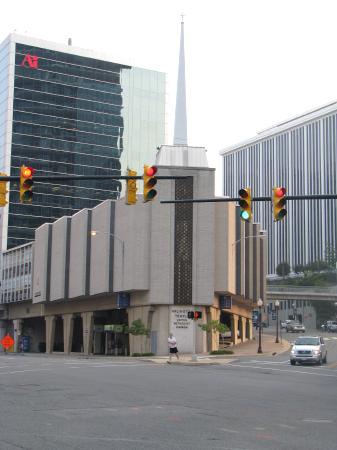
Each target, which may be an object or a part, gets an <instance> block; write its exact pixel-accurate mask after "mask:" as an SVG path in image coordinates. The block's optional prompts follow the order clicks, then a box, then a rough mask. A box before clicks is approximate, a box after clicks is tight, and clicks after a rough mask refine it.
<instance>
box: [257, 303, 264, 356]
mask: <svg viewBox="0 0 337 450" xmlns="http://www.w3.org/2000/svg"><path fill="white" fill-rule="evenodd" d="M262 305H263V301H262V300H261V299H260V298H259V299H258V301H257V306H258V307H259V348H258V349H257V353H263V352H262V347H261V330H262V312H261V308H262Z"/></svg>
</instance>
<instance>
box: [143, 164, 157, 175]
mask: <svg viewBox="0 0 337 450" xmlns="http://www.w3.org/2000/svg"><path fill="white" fill-rule="evenodd" d="M157 171H158V168H157V167H156V166H151V167H147V168H146V169H145V175H147V176H148V177H153V175H155V174H156V173H157Z"/></svg>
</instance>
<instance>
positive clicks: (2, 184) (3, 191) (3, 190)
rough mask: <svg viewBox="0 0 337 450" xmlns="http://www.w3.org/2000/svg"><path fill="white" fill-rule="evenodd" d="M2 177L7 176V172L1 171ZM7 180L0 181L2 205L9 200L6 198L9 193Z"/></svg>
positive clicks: (0, 204) (0, 201)
mask: <svg viewBox="0 0 337 450" xmlns="http://www.w3.org/2000/svg"><path fill="white" fill-rule="evenodd" d="M0 176H1V177H7V174H6V173H0ZM7 183H8V182H7V181H0V206H6V205H7V203H8V202H7V200H6V194H7V192H8V191H7Z"/></svg>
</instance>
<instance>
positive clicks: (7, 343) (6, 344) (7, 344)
mask: <svg viewBox="0 0 337 450" xmlns="http://www.w3.org/2000/svg"><path fill="white" fill-rule="evenodd" d="M0 344H1V345H2V346H3V348H5V349H6V350H8V349H9V348H11V347H12V346H13V345H14V339H13V338H12V337H11V336H9V334H7V336H5V337H4V338H2V339H1V341H0Z"/></svg>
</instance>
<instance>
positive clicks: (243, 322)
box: [241, 317, 247, 342]
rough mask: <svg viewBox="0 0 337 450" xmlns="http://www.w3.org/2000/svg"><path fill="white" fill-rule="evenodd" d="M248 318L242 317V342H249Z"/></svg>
mask: <svg viewBox="0 0 337 450" xmlns="http://www.w3.org/2000/svg"><path fill="white" fill-rule="evenodd" d="M246 321H247V319H246V317H241V342H245V341H246V340H247V337H246Z"/></svg>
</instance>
